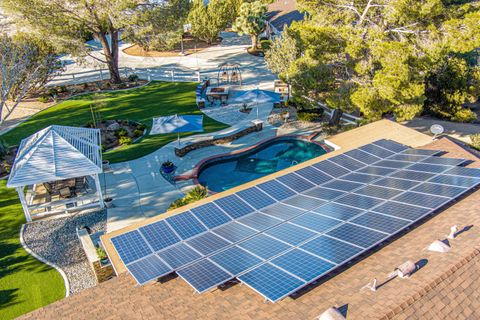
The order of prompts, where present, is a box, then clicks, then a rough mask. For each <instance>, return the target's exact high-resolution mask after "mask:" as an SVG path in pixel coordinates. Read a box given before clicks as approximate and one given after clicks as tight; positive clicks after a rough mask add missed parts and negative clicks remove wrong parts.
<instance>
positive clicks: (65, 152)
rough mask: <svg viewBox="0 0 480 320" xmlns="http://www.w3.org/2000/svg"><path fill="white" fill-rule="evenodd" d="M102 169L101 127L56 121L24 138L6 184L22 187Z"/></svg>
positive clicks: (96, 171)
mask: <svg viewBox="0 0 480 320" xmlns="http://www.w3.org/2000/svg"><path fill="white" fill-rule="evenodd" d="M101 172H102V148H101V146H100V130H99V129H89V128H78V127H67V126H57V125H53V126H49V127H47V128H45V129H43V130H40V131H38V132H37V133H35V134H33V135H31V136H29V137H28V138H25V139H23V140H22V142H21V143H20V146H19V148H18V151H17V155H16V158H15V162H14V164H13V166H12V170H11V174H10V177H9V179H8V182H7V186H8V187H10V188H12V187H20V186H26V185H31V184H35V183H42V182H49V181H57V180H63V179H68V178H75V177H80V176H85V175H91V174H95V173H101Z"/></svg>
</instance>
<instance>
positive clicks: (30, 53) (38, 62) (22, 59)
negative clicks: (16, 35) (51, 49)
mask: <svg viewBox="0 0 480 320" xmlns="http://www.w3.org/2000/svg"><path fill="white" fill-rule="evenodd" d="M58 68H59V64H58V60H57V57H56V56H55V55H53V54H48V53H45V52H42V50H41V48H39V47H38V46H37V45H36V44H35V43H33V42H29V41H28V40H27V38H21V39H19V40H16V41H14V40H13V39H12V38H10V37H8V36H7V35H1V36H0V84H1V96H0V125H2V124H3V122H4V121H5V120H6V119H7V118H8V117H9V116H10V115H11V114H12V112H13V111H14V110H15V108H16V107H17V106H18V104H19V103H20V102H21V101H22V99H23V98H24V97H25V95H26V94H27V93H28V92H29V91H30V90H32V89H34V88H36V87H37V86H38V85H39V84H41V83H44V82H45V81H46V80H45V79H49V77H50V76H51V75H52V74H54V73H55V72H56V71H58Z"/></svg>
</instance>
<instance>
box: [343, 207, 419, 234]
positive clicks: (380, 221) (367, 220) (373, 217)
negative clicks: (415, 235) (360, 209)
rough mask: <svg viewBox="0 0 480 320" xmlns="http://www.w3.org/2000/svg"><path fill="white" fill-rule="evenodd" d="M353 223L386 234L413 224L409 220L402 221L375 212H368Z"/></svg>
mask: <svg viewBox="0 0 480 320" xmlns="http://www.w3.org/2000/svg"><path fill="white" fill-rule="evenodd" d="M351 222H352V223H355V224H358V225H361V226H363V227H368V228H371V229H375V230H378V231H382V232H386V233H395V232H397V231H398V230H401V229H403V228H404V227H405V226H407V225H408V224H410V223H411V222H410V221H409V220H402V219H398V218H393V217H391V216H384V215H381V214H376V213H373V212H366V213H364V214H362V215H361V216H359V217H357V218H355V219H353V220H352V221H351Z"/></svg>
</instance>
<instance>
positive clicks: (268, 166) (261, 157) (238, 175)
mask: <svg viewBox="0 0 480 320" xmlns="http://www.w3.org/2000/svg"><path fill="white" fill-rule="evenodd" d="M329 151H330V147H328V146H327V145H324V144H320V143H316V142H311V141H307V140H304V139H301V138H299V137H292V136H289V137H280V138H274V139H271V140H269V141H266V142H264V143H261V144H259V145H258V146H256V147H254V148H252V149H250V150H248V151H245V152H241V153H238V154H235V155H227V156H221V157H217V158H213V159H210V160H207V161H205V162H204V163H203V164H201V166H200V167H199V169H198V172H199V173H198V176H197V179H198V182H199V183H200V184H201V185H203V186H206V187H208V189H209V190H210V191H213V192H221V191H225V190H228V189H230V188H233V187H236V186H239V185H241V184H244V183H246V182H249V181H252V180H255V179H258V178H261V177H264V176H266V175H268V174H271V173H274V172H277V171H280V170H282V169H286V168H288V167H291V166H293V165H296V164H299V163H301V162H304V161H307V160H310V159H313V158H316V157H318V156H321V155H324V154H325V153H327V152H329Z"/></svg>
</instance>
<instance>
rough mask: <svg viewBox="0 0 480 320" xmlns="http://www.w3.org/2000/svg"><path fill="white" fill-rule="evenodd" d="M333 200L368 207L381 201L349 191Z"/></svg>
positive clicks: (363, 207)
mask: <svg viewBox="0 0 480 320" xmlns="http://www.w3.org/2000/svg"><path fill="white" fill-rule="evenodd" d="M335 202H336V203H340V204H345V205H349V206H352V207H355V208H360V209H370V208H373V207H374V206H376V205H378V204H380V203H382V200H379V199H375V198H370V197H365V196H361V195H357V194H353V193H350V194H347V195H345V196H343V197H341V198H338V199H337V200H335Z"/></svg>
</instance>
